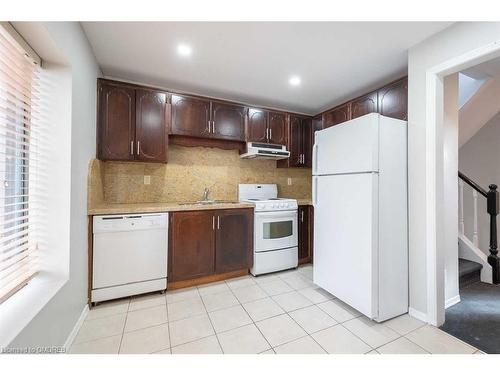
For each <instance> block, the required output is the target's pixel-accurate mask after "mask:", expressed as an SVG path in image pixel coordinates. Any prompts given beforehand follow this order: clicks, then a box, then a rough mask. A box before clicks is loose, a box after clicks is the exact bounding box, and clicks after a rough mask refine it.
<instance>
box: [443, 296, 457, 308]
mask: <svg viewBox="0 0 500 375" xmlns="http://www.w3.org/2000/svg"><path fill="white" fill-rule="evenodd" d="M459 302H460V294H457V295H456V296H454V297H451V298H448V299H447V300H446V301H445V302H444V308H445V309H447V308H448V307H451V306H453V305H456V304H457V303H459Z"/></svg>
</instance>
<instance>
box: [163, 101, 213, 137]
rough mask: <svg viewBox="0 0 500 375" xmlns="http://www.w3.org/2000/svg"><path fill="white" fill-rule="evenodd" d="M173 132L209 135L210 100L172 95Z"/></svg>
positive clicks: (196, 135)
mask: <svg viewBox="0 0 500 375" xmlns="http://www.w3.org/2000/svg"><path fill="white" fill-rule="evenodd" d="M171 133H172V134H175V135H187V136H192V137H209V136H210V133H211V124H210V101H209V100H204V99H199V98H194V97H190V96H181V95H177V94H174V95H172V125H171Z"/></svg>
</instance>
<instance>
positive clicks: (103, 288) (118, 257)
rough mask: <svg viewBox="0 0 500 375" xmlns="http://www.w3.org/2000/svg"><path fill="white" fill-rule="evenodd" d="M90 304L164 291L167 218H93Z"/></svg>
mask: <svg viewBox="0 0 500 375" xmlns="http://www.w3.org/2000/svg"><path fill="white" fill-rule="evenodd" d="M93 235H94V241H93V257H92V266H93V267H92V268H93V269H92V293H91V302H99V301H105V300H110V299H115V298H120V297H126V296H132V295H135V294H141V293H147V292H154V291H158V290H165V289H167V258H168V257H167V253H168V214H167V213H158V214H131V215H106V216H94V218H93Z"/></svg>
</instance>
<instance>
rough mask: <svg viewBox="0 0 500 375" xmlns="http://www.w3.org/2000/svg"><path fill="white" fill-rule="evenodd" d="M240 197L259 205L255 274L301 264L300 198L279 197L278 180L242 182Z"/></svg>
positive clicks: (253, 268)
mask: <svg viewBox="0 0 500 375" xmlns="http://www.w3.org/2000/svg"><path fill="white" fill-rule="evenodd" d="M238 197H239V200H240V201H242V202H251V203H253V204H254V205H255V215H254V220H255V223H254V261H253V267H252V268H251V270H250V272H251V273H252V275H261V274H264V273H270V272H276V271H282V270H286V269H290V268H295V267H297V265H298V247H297V246H298V235H297V208H298V205H297V200H296V199H288V198H278V187H277V185H276V184H240V185H239V186H238Z"/></svg>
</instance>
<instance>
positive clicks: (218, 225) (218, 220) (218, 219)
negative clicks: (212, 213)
mask: <svg viewBox="0 0 500 375" xmlns="http://www.w3.org/2000/svg"><path fill="white" fill-rule="evenodd" d="M217 229H220V216H218V215H217Z"/></svg>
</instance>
